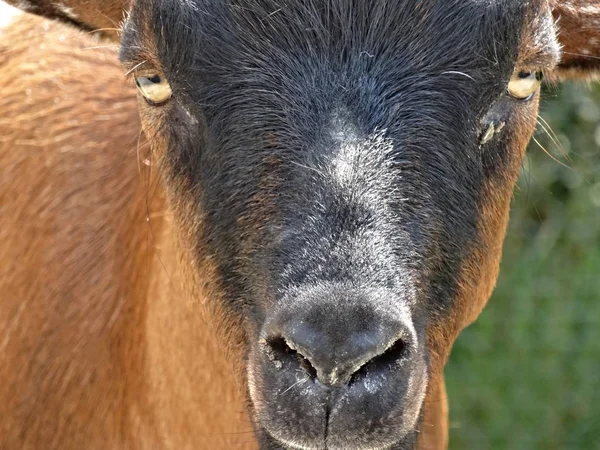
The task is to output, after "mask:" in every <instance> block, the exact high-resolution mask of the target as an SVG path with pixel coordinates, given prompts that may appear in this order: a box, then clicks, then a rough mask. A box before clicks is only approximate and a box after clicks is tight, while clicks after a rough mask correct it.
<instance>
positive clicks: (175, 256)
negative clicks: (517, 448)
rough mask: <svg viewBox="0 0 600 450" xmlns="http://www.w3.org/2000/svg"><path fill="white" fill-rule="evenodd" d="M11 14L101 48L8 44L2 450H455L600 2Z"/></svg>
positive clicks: (33, 4)
mask: <svg viewBox="0 0 600 450" xmlns="http://www.w3.org/2000/svg"><path fill="white" fill-rule="evenodd" d="M9 3H13V4H14V5H15V6H17V7H20V8H21V9H23V10H25V11H28V12H30V13H34V14H37V15H40V16H44V17H46V18H49V19H58V20H59V21H62V22H64V23H66V24H68V25H70V26H71V27H73V26H74V27H77V28H79V29H80V30H84V31H86V32H88V34H93V35H95V37H90V36H83V37H75V36H73V32H72V30H69V29H68V28H66V27H64V26H63V25H61V24H59V23H57V22H50V21H47V20H45V19H41V18H38V17H34V16H31V15H23V16H19V17H17V19H16V20H15V21H14V22H12V23H11V24H10V25H9V26H7V27H6V28H4V29H2V30H0V33H1V34H2V36H3V37H2V42H1V43H0V67H1V68H2V73H3V80H5V82H4V83H3V86H2V96H1V97H0V106H1V109H2V113H3V116H2V119H1V122H0V173H1V174H2V177H1V178H0V217H1V218H2V222H3V224H2V226H1V227H0V241H1V242H2V243H1V244H0V260H2V261H3V264H2V268H1V269H0V293H2V298H1V302H2V307H1V308H0V336H1V338H0V360H1V362H2V363H1V367H2V368H1V369H0V399H1V401H0V448H2V449H10V450H12V449H41V448H44V449H54V448H60V449H81V448H86V449H106V448H110V449H145V448H148V449H158V448H160V449H188V448H189V449H198V448H206V449H215V448H256V447H257V446H259V447H260V448H262V449H280V448H284V449H348V448H351V449H362V450H367V449H400V450H401V449H409V448H416V449H419V450H425V449H435V450H437V449H443V448H446V447H447V404H446V395H445V388H444V378H443V367H444V365H445V363H446V361H447V359H448V355H449V352H450V349H451V347H452V344H453V342H454V340H455V339H456V337H457V335H458V334H459V332H460V331H461V330H462V329H463V328H464V327H465V326H467V325H468V324H470V323H472V322H473V321H474V320H475V319H476V317H477V316H478V314H479V313H480V311H481V310H482V309H483V307H484V305H485V303H486V301H487V299H488V298H489V296H490V294H491V292H492V290H493V287H494V284H495V281H496V277H497V274H498V268H499V262H500V257H501V248H502V241H503V238H504V234H505V230H506V224H507V220H508V212H509V203H510V198H511V194H512V190H513V187H514V184H515V182H516V179H517V176H518V172H519V168H520V166H521V161H522V158H523V154H524V151H525V148H526V145H527V143H528V141H529V139H530V137H531V135H532V133H533V130H534V127H535V121H536V115H537V108H538V100H539V86H540V83H541V74H542V73H545V74H546V76H547V77H549V78H551V79H554V80H560V79H563V78H579V79H592V78H594V77H597V76H598V74H600V58H599V57H598V55H600V7H599V6H597V5H596V4H595V3H593V2H587V1H583V0H570V1H559V0H556V1H555V0H530V1H522V0H490V1H479V0H423V1H418V2H417V1H409V0H396V1H391V0H375V1H371V2H364V1H363V0H310V1H306V2H301V1H294V0H277V1H275V0H178V1H173V0H171V1H167V0H133V1H131V2H125V1H120V0H111V1H108V2H106V1H100V0H89V1H81V0H65V1H64V2H63V3H60V2H54V1H51V0H35V1H21V0H19V1H16V0H15V1H14V2H9ZM123 18H125V19H124V20H123V25H122V27H121V26H117V24H119V23H121V20H122V19H123ZM117 40H118V41H119V44H120V45H119V47H120V50H119V59H120V61H121V64H122V65H123V66H124V68H125V71H126V72H127V73H128V74H130V76H131V77H132V78H133V80H134V81H135V84H136V85H137V93H135V91H134V89H135V88H134V87H133V86H124V85H123V83H122V73H123V70H122V69H121V67H120V66H119V64H118V61H117V55H116V52H115V51H114V49H110V48H94V47H106V46H107V45H108V46H109V47H110V45H111V44H107V42H116V41H117ZM136 97H137V98H136ZM140 117H141V120H140ZM141 130H143V132H142V131H141ZM148 147H151V152H148V154H146V152H147V149H148ZM135 148H137V149H138V152H140V159H142V160H143V161H144V163H140V164H138V162H137V161H136V160H135V158H134V157H132V153H131V151H130V150H131V149H135ZM140 173H141V176H140Z"/></svg>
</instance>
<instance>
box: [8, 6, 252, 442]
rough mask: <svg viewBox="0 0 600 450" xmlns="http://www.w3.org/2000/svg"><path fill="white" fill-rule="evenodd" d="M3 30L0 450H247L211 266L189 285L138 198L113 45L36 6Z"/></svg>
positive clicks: (156, 212)
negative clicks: (47, 16)
mask: <svg viewBox="0 0 600 450" xmlns="http://www.w3.org/2000/svg"><path fill="white" fill-rule="evenodd" d="M2 32H3V40H2V43H1V44H0V69H1V70H2V73H3V80H4V82H3V87H2V96H0V108H1V109H2V111H3V114H2V117H1V118H0V173H2V177H0V218H1V219H0V220H1V222H2V226H0V241H1V242H2V245H0V260H1V261H3V263H2V264H1V265H0V292H2V307H1V308H0V367H2V368H3V369H2V370H1V371H0V398H1V399H2V401H1V402H0V417H1V418H2V420H0V448H7V449H17V448H19V449H40V448H45V449H59V448H60V449H81V448H86V449H106V448H110V449H156V448H161V449H187V448H189V449H192V448H211V449H212V448H214V449H219V448H222V449H226V448H227V449H229V448H254V447H255V445H256V444H255V442H254V439H253V437H252V433H251V425H250V424H249V422H248V419H247V417H246V413H245V403H244V400H243V396H242V395H241V394H240V392H239V390H238V386H240V384H241V383H240V381H239V377H238V376H235V375H234V374H233V372H234V370H232V367H231V365H230V364H229V363H228V361H227V360H226V358H225V356H224V355H225V354H226V353H227V352H226V347H227V345H223V344H222V342H223V341H221V340H219V339H218V338H216V336H217V335H218V334H216V333H214V330H213V328H214V326H213V324H211V322H210V321H211V318H212V317H214V312H211V313H206V312H205V311H204V304H205V303H206V302H205V301H203V300H202V299H203V298H204V297H205V296H207V295H210V290H211V289H213V287H211V286H210V284H211V281H210V278H211V277H205V279H204V280H203V284H202V285H199V286H202V289H200V288H196V290H195V291H194V292H190V291H191V290H190V289H189V286H188V284H189V283H186V282H184V281H182V280H188V279H189V278H188V277H187V276H186V275H185V274H183V272H182V271H181V270H180V268H181V266H182V264H183V265H189V264H190V263H189V261H188V260H187V259H186V258H187V257H186V254H185V252H183V251H181V250H180V248H181V246H180V245H179V239H178V238H177V237H176V236H179V235H180V234H181V233H179V232H178V228H179V227H178V226H177V223H176V221H175V220H173V219H172V218H171V213H170V212H169V211H170V209H169V207H168V204H167V202H166V201H165V199H164V198H163V196H162V195H161V194H160V191H161V190H160V188H159V189H158V190H152V191H153V192H157V194H155V195H154V196H153V197H152V202H151V204H150V206H149V210H148V209H147V204H146V200H147V193H148V187H147V170H148V169H147V168H145V166H144V165H143V164H140V165H138V163H137V161H136V147H137V144H138V137H139V130H140V125H139V118H138V112H137V105H136V99H135V92H134V89H133V88H132V87H130V86H127V85H126V84H125V83H124V82H123V72H122V69H121V68H120V67H119V65H118V64H117V62H116V54H115V51H114V49H92V47H98V46H99V44H98V41H96V40H90V39H88V38H85V37H82V36H80V35H79V33H78V32H75V31H74V30H73V29H71V28H65V27H63V26H60V25H58V24H56V23H49V22H47V21H44V20H41V19H38V18H34V17H27V18H24V19H23V20H22V21H21V22H19V23H18V24H14V25H12V26H11V27H10V28H8V29H4V30H3V31H2ZM100 46H102V45H101V44H100ZM99 74H101V75H102V76H99ZM82 105H85V107H82ZM145 148H147V146H146V145H145V144H144V139H143V137H142V140H141V149H142V150H141V151H142V152H143V151H144V149H145ZM142 158H143V156H142ZM138 167H142V170H143V172H142V173H139V172H138V170H139V169H138ZM156 182H157V180H155V179H154V178H152V180H151V185H152V186H154V184H155V183H156ZM148 211H149V213H150V217H151V219H150V226H151V228H152V231H151V232H150V228H149V225H148V223H147V222H146V215H147V212H148ZM182 239H183V238H182ZM206 264H208V263H207V262H205V269H206V270H209V268H208V266H207V265H206ZM205 273H206V272H205ZM192 284H193V283H192ZM198 289H200V290H198ZM237 358H238V359H239V356H238V357H237Z"/></svg>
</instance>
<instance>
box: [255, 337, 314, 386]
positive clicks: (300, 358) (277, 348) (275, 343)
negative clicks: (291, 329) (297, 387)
mask: <svg viewBox="0 0 600 450" xmlns="http://www.w3.org/2000/svg"><path fill="white" fill-rule="evenodd" d="M266 343H267V345H268V349H267V355H268V357H269V359H270V360H271V361H273V362H274V363H275V365H276V367H278V368H281V367H282V366H283V364H284V363H286V362H296V363H297V364H299V365H300V368H301V369H303V370H304V371H305V372H306V373H307V374H308V375H309V376H310V378H311V379H315V378H316V377H317V370H316V369H315V367H314V366H313V365H312V364H311V362H310V361H309V360H308V358H306V357H305V356H304V355H302V353H300V352H299V351H298V350H295V349H293V348H292V347H290V345H289V344H288V342H287V341H286V340H285V338H284V337H282V336H277V337H272V338H269V339H268V340H267V341H266Z"/></svg>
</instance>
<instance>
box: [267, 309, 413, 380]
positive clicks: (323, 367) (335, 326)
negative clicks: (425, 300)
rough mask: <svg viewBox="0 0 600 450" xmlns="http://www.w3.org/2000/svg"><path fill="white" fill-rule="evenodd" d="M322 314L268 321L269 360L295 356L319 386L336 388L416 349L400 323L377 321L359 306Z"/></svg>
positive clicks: (408, 330) (405, 326) (407, 329)
mask: <svg viewBox="0 0 600 450" xmlns="http://www.w3.org/2000/svg"><path fill="white" fill-rule="evenodd" d="M327 309H329V308H318V307H317V308H313V309H311V311H310V312H309V313H308V314H305V315H301V314H300V315H298V314H291V315H286V314H284V315H282V316H283V317H281V318H280V320H276V321H274V322H271V323H270V324H269V327H268V334H267V339H266V342H267V343H268V346H269V350H268V351H269V352H270V353H271V355H270V356H271V357H272V358H274V359H278V358H288V359H289V358H290V357H291V356H296V357H297V359H298V361H299V364H300V367H301V368H303V369H304V370H305V371H306V372H307V373H308V374H309V375H311V376H312V377H316V378H317V379H318V380H319V382H320V383H321V384H324V385H329V386H333V387H341V386H344V385H346V384H348V383H349V382H350V380H351V379H352V377H353V375H354V374H356V373H357V372H359V371H360V370H361V369H362V368H363V367H369V368H370V370H386V369H389V368H390V366H392V365H394V364H398V363H399V362H400V361H402V360H403V359H405V358H407V357H408V355H409V353H411V351H412V348H413V347H414V345H415V344H416V342H415V334H414V331H413V330H412V326H411V324H409V323H406V321H402V320H398V319H391V318H387V317H381V316H379V315H378V314H376V313H374V312H372V311H369V310H368V308H364V307H361V308H344V309H343V310H342V311H327ZM285 316H287V317H285Z"/></svg>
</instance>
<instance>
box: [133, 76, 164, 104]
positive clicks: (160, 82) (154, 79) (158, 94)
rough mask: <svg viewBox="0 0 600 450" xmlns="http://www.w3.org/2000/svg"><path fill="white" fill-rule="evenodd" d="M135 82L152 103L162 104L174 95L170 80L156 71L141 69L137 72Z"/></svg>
mask: <svg viewBox="0 0 600 450" xmlns="http://www.w3.org/2000/svg"><path fill="white" fill-rule="evenodd" d="M135 84H136V86H137V88H138V90H139V91H140V93H141V94H142V95H143V96H144V98H145V99H146V101H147V102H148V103H150V104H151V105H161V104H163V103H165V102H166V101H167V100H169V99H170V98H171V95H173V91H172V90H171V86H170V85H169V82H168V81H167V80H166V78H165V77H164V76H163V75H160V74H159V73H157V72H155V71H149V70H140V71H138V72H136V74H135Z"/></svg>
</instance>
